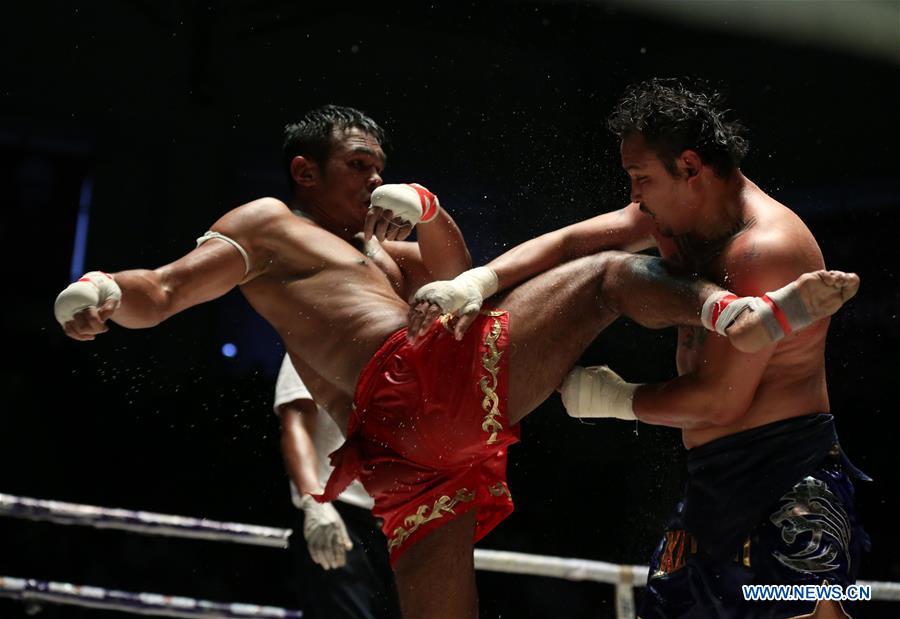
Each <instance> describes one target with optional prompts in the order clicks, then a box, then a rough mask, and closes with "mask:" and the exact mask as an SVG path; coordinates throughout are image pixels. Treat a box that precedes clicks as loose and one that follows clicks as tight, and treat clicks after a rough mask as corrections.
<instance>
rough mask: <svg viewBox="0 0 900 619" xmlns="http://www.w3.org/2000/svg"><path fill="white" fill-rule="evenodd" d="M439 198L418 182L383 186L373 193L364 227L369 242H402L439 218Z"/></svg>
mask: <svg viewBox="0 0 900 619" xmlns="http://www.w3.org/2000/svg"><path fill="white" fill-rule="evenodd" d="M440 206H441V203H440V201H439V200H438V198H437V196H436V195H434V194H433V193H431V192H430V191H428V190H427V189H426V188H425V187H423V186H422V185H419V184H418V183H410V184H393V185H381V186H380V187H377V188H376V189H375V191H373V192H372V198H371V203H370V206H369V212H368V213H367V214H366V222H365V225H364V226H363V232H364V235H365V239H366V240H367V241H368V240H369V239H370V238H372V237H373V236H374V237H375V238H377V239H378V240H379V241H384V240H388V241H402V240H403V239H405V238H406V237H408V236H409V235H410V234H411V233H412V229H413V228H414V227H415V226H416V224H419V223H428V222H430V221H432V220H433V219H434V218H435V217H437V214H438V210H439V208H440Z"/></svg>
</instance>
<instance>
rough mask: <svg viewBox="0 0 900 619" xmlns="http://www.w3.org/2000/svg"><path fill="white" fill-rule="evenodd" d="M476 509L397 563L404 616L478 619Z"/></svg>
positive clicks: (408, 618) (413, 618) (409, 618)
mask: <svg viewBox="0 0 900 619" xmlns="http://www.w3.org/2000/svg"><path fill="white" fill-rule="evenodd" d="M475 512H476V510H474V509H470V510H469V511H468V512H466V513H465V514H463V515H462V516H460V517H459V518H457V519H455V520H453V521H452V522H448V523H447V524H446V525H445V526H443V527H439V528H437V529H435V530H434V531H432V532H431V533H430V534H429V535H427V536H426V537H423V538H422V539H420V540H419V541H418V542H416V543H415V544H413V545H412V546H411V547H410V548H409V550H407V551H406V552H405V553H404V554H403V556H402V557H400V558H399V559H398V560H397V563H396V564H395V565H394V577H395V580H396V582H397V593H398V594H399V596H400V610H401V612H402V613H403V618H404V619H476V618H477V617H478V594H477V592H476V590H475V558H474V550H473V543H472V538H473V537H474V534H475Z"/></svg>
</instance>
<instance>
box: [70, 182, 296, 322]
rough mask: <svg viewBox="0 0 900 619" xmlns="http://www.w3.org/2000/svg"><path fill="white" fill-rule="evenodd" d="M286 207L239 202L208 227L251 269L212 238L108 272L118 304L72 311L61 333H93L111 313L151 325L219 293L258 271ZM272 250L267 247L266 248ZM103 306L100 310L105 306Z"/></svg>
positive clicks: (115, 318) (273, 202)
mask: <svg viewBox="0 0 900 619" xmlns="http://www.w3.org/2000/svg"><path fill="white" fill-rule="evenodd" d="M289 216H290V211H288V209H287V207H285V206H284V204H282V203H281V202H279V201H278V200H273V199H263V200H257V201H255V202H251V203H249V204H245V205H244V206H241V207H238V208H236V209H234V210H232V211H230V212H229V213H227V214H226V215H224V216H223V217H222V218H221V219H219V220H218V221H217V222H216V223H215V224H213V226H212V227H211V228H210V229H211V230H214V231H216V232H219V233H221V234H224V235H225V236H227V237H229V238H231V239H233V240H234V241H235V242H237V243H239V244H240V245H241V246H242V247H243V248H244V250H245V251H246V252H247V253H248V255H249V259H250V265H251V270H250V272H249V273H245V269H246V264H245V262H244V259H243V258H242V256H241V254H240V253H239V252H238V250H237V249H235V248H234V247H233V246H232V245H230V244H229V243H226V242H224V241H222V240H220V239H211V240H209V241H207V242H206V243H204V244H203V245H201V246H200V247H197V248H196V249H194V250H193V251H191V252H189V253H188V254H186V255H185V256H183V257H181V258H179V259H178V260H176V261H174V262H172V263H170V264H167V265H165V266H162V267H159V268H157V269H153V270H149V269H134V270H128V271H120V272H118V273H115V274H114V275H113V277H114V279H115V282H116V284H117V285H118V286H119V288H120V289H121V292H122V299H121V303H120V304H119V306H118V307H117V308H116V309H115V310H114V311H112V313H111V314H105V313H104V315H103V316H100V315H98V313H97V310H96V308H88V309H86V310H83V311H81V312H79V313H78V314H76V316H75V318H74V319H73V320H72V321H70V322H69V323H67V325H66V333H67V334H69V335H70V336H72V337H74V338H75V339H93V335H94V334H96V333H102V332H103V331H104V330H105V329H106V327H105V326H104V325H103V324H102V321H104V320H105V319H107V318H111V319H112V320H113V322H116V323H118V324H120V325H122V326H124V327H128V328H133V329H139V328H146V327H152V326H155V325H157V324H159V323H160V322H162V321H163V320H166V319H167V318H169V317H170V316H172V315H174V314H177V313H178V312H181V311H183V310H185V309H187V308H189V307H191V306H194V305H198V304H200V303H205V302H206V301H210V300H212V299H215V298H217V297H220V296H222V295H223V294H225V293H226V292H228V291H229V290H231V289H232V288H234V287H235V286H236V285H238V284H240V283H242V282H245V281H248V280H250V279H252V278H253V277H255V276H256V275H258V274H259V272H260V271H259V266H258V265H263V264H265V263H266V260H265V259H264V257H265V255H266V244H267V242H268V241H267V239H268V238H270V237H271V238H273V239H274V238H276V237H277V235H276V234H274V233H273V230H275V229H277V228H278V226H277V222H278V221H279V219H280V218H283V217H289ZM269 251H271V250H269ZM105 311H106V310H104V312H105Z"/></svg>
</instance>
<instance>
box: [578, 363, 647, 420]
mask: <svg viewBox="0 0 900 619" xmlns="http://www.w3.org/2000/svg"><path fill="white" fill-rule="evenodd" d="M638 387H640V384H639V383H627V382H625V381H624V380H623V379H622V377H621V376H619V375H618V374H616V373H615V372H613V371H612V370H611V369H609V368H608V367H606V366H605V365H600V366H594V367H587V368H583V367H580V366H577V365H576V366H575V367H574V368H573V369H572V371H571V372H569V374H568V375H567V376H566V378H565V380H563V384H562V387H561V388H560V394H561V395H562V401H563V406H565V407H566V412H567V413H569V416H570V417H578V418H581V419H583V418H609V417H614V418H616V419H624V420H626V421H634V420H636V419H637V417H635V415H634V407H633V400H634V391H635V389H637V388H638Z"/></svg>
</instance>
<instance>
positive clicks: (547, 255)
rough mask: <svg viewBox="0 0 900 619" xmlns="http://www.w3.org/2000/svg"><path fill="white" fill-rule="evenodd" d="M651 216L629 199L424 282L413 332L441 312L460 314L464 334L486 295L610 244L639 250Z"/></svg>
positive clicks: (648, 240) (648, 238) (458, 331)
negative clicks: (480, 262)
mask: <svg viewBox="0 0 900 619" xmlns="http://www.w3.org/2000/svg"><path fill="white" fill-rule="evenodd" d="M652 231H653V221H652V219H650V218H649V217H647V216H646V215H644V214H643V213H641V212H640V209H639V207H638V205H637V204H634V203H633V204H629V205H628V206H626V207H625V208H623V209H620V210H618V211H615V212H613V213H606V214H604V215H599V216H597V217H593V218H591V219H588V220H585V221H582V222H579V223H577V224H573V225H571V226H567V227H565V228H561V229H559V230H556V231H554V232H550V233H548V234H544V235H542V236H539V237H537V238H535V239H532V240H530V241H527V242H525V243H522V244H521V245H519V246H517V247H514V248H513V249H511V250H509V251H508V252H506V253H505V254H503V255H502V256H500V257H498V258H496V259H494V260H493V261H491V262H490V263H488V264H487V266H483V267H478V268H475V269H471V270H470V271H466V272H464V273H462V274H461V275H459V276H457V277H456V278H455V279H454V280H452V281H449V282H448V281H437V282H433V283H432V284H429V285H426V286H424V287H423V288H422V289H420V290H419V291H418V292H417V293H416V296H415V301H416V303H415V304H414V307H413V309H412V310H411V312H410V316H409V323H410V328H409V333H410V335H411V337H415V336H416V335H417V334H421V333H422V332H423V331H424V330H425V329H427V327H428V326H429V325H430V324H431V323H432V322H433V320H434V319H435V318H436V317H437V316H438V315H439V314H441V313H453V314H456V315H458V316H459V317H460V318H459V320H458V321H457V322H456V325H455V327H454V333H455V335H456V337H457V338H460V337H462V334H463V333H465V331H466V329H468V327H469V324H471V322H472V321H473V320H474V319H475V316H477V312H478V310H479V309H480V308H481V304H482V303H483V301H484V299H486V298H488V297H490V296H491V295H493V294H495V293H497V292H499V291H501V290H505V289H507V288H511V287H512V286H515V285H516V284H519V283H521V282H523V281H525V280H527V279H529V278H531V277H534V276H535V275H538V274H539V273H542V272H544V271H547V270H549V269H552V268H553V267H556V266H558V265H560V264H563V263H565V262H568V261H570V260H574V259H576V258H581V257H583V256H588V255H591V254H595V253H597V252H600V251H603V250H608V249H624V250H628V251H640V250H642V249H647V248H649V247H652V246H653V245H654V239H653V235H652Z"/></svg>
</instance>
